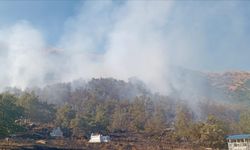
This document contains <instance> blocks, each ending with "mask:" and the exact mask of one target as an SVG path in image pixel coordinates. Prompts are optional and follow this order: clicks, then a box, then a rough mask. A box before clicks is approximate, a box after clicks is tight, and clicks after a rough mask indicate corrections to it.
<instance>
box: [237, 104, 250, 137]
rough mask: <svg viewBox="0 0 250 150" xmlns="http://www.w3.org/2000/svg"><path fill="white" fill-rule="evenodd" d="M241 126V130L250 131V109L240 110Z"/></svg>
mask: <svg viewBox="0 0 250 150" xmlns="http://www.w3.org/2000/svg"><path fill="white" fill-rule="evenodd" d="M239 126H240V129H241V132H243V133H250V110H249V109H244V110H242V111H241V112H240V122H239Z"/></svg>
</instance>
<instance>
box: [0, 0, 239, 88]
mask: <svg viewBox="0 0 250 150" xmlns="http://www.w3.org/2000/svg"><path fill="white" fill-rule="evenodd" d="M183 4H185V5H186V4H187V7H184V6H183ZM197 5H198V4H197ZM204 5H205V4H204ZM199 6H200V5H199ZM208 6H209V7H205V8H201V9H203V11H204V13H203V15H199V14H192V13H190V12H194V13H195V12H196V11H193V10H192V9H194V8H196V7H195V5H194V4H193V5H190V4H189V3H184V2H183V3H178V2H174V1H126V2H116V1H104V2H101V1H86V2H84V3H82V6H81V7H80V8H79V9H78V11H77V14H76V15H75V16H72V17H71V18H69V19H68V20H66V21H65V24H64V25H62V26H64V32H63V33H62V36H61V37H60V39H59V40H58V42H57V43H56V44H55V45H52V46H51V45H48V44H47V42H46V40H44V39H43V35H42V33H41V32H40V31H39V30H38V29H36V28H35V27H34V26H32V24H31V23H29V22H28V21H20V22H18V23H16V24H15V25H13V26H10V27H7V28H0V68H1V74H0V83H1V88H4V87H5V86H17V87H20V88H25V87H27V86H42V85H45V84H48V83H55V82H67V81H72V80H75V79H78V78H83V79H89V78H92V77H114V78H118V79H123V80H127V79H128V78H130V77H134V76H136V77H138V78H139V79H141V80H143V81H144V82H145V83H146V84H147V85H148V86H149V87H151V88H152V89H153V91H159V92H164V93H166V92H169V89H168V85H169V82H172V81H171V80H172V79H171V77H170V75H169V74H170V72H171V70H170V68H169V66H172V65H178V66H184V67H185V66H186V67H194V68H195V67H196V68H199V67H201V68H202V67H203V68H204V66H205V67H206V65H203V64H204V63H202V62H203V60H202V58H204V57H202V56H205V57H206V53H205V52H204V51H202V49H205V48H208V45H209V44H211V43H208V42H207V41H208V40H207V39H206V38H204V37H206V36H205V35H207V33H206V31H207V26H206V25H205V24H207V22H208V21H211V22H213V21H216V20H213V19H211V18H213V16H214V15H215V14H214V13H212V12H213V11H212V10H214V11H215V12H216V11H217V12H218V10H220V9H221V8H222V7H221V6H220V5H219V6H218V5H214V4H212V3H209V5H208ZM226 6H227V8H226V9H227V10H228V11H231V9H230V8H234V7H235V6H234V5H232V4H227V5H226ZM196 9H199V7H197V8H196ZM227 10H220V11H222V12H223V11H226V12H227ZM197 12H199V11H198V10H197ZM219 14H220V13H219ZM204 16H208V18H201V17H204ZM222 16H223V14H222ZM189 17H191V18H189ZM209 17H210V18H209ZM215 18H216V17H215ZM217 19H218V18H217ZM238 21H241V20H238ZM187 22H188V23H187ZM212 25H213V24H212ZM214 26H215V25H214ZM228 26H229V27H230V28H229V29H231V28H235V26H238V25H237V24H233V23H231V22H229V23H228ZM215 27H216V26H215ZM242 34H243V32H242ZM218 36H220V34H218ZM238 36H239V37H241V36H243V35H241V34H240V33H239V35H238ZM218 41H219V42H221V41H220V40H218ZM228 41H231V39H228ZM214 42H215V43H213V44H214V45H216V41H214ZM217 44H218V43H217ZM222 46H223V45H222V44H220V47H222ZM209 48H210V47H209ZM222 48H223V47H222ZM197 56H198V57H197ZM205 61H206V60H205ZM202 65H203V66H202ZM174 84H175V85H178V84H180V83H174ZM178 86H179V85H178ZM182 89H183V87H182Z"/></svg>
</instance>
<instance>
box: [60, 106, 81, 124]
mask: <svg viewBox="0 0 250 150" xmlns="http://www.w3.org/2000/svg"><path fill="white" fill-rule="evenodd" d="M75 115H76V112H75V111H74V110H73V109H72V108H71V106H70V105H67V104H66V105H63V106H61V107H59V108H58V110H57V112H56V124H57V125H60V126H62V127H66V128H69V127H70V122H71V120H72V119H74V118H75Z"/></svg>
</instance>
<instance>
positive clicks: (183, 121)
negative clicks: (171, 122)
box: [175, 105, 193, 141]
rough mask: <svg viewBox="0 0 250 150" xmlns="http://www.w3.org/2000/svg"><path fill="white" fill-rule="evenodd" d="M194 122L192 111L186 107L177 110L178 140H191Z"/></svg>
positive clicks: (182, 106)
mask: <svg viewBox="0 0 250 150" xmlns="http://www.w3.org/2000/svg"><path fill="white" fill-rule="evenodd" d="M192 121H193V115H192V113H191V112H190V110H189V109H188V108H187V107H186V106H184V105H180V106H179V108H177V113H176V118H175V130H176V136H177V138H178V139H182V140H185V141H187V140H189V138H190V131H191V126H192Z"/></svg>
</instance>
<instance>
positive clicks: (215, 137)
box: [199, 115, 227, 148]
mask: <svg viewBox="0 0 250 150" xmlns="http://www.w3.org/2000/svg"><path fill="white" fill-rule="evenodd" d="M199 132H200V139H199V141H200V144H202V145H204V146H207V147H212V148H224V147H225V143H226V141H225V136H226V133H227V128H226V126H225V124H224V123H223V122H221V121H219V120H218V119H217V118H216V117H215V116H213V115H209V116H208V118H207V121H206V123H204V124H203V126H202V127H201V128H200V130H199Z"/></svg>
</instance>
